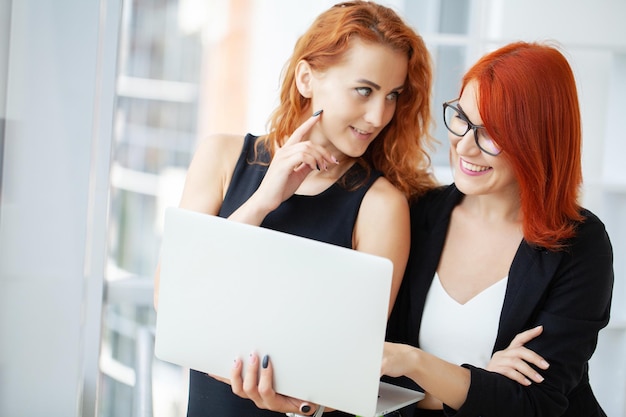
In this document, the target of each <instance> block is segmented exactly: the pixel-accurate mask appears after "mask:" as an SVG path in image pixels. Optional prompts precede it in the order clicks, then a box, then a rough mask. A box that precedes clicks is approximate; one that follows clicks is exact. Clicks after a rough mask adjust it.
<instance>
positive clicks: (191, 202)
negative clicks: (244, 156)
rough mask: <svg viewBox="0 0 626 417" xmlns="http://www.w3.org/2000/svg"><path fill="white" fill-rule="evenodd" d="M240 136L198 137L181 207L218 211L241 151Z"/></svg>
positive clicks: (209, 211) (241, 138)
mask: <svg viewBox="0 0 626 417" xmlns="http://www.w3.org/2000/svg"><path fill="white" fill-rule="evenodd" d="M243 141H244V136H243V135H225V134H216V135H211V136H207V137H206V138H204V139H202V140H200V142H199V143H198V147H197V149H196V151H195V153H194V156H193V159H192V161H191V164H190V165H189V169H188V171H187V178H186V180H185V187H184V189H183V195H182V198H181V202H180V205H181V207H185V208H189V209H191V210H197V211H201V212H205V213H210V214H217V211H219V208H220V206H221V203H222V201H223V199H224V196H225V195H226V190H227V189H228V185H229V184H230V180H231V177H232V173H233V170H234V169H235V166H236V164H237V160H238V159H239V155H240V154H241V149H242V146H243Z"/></svg>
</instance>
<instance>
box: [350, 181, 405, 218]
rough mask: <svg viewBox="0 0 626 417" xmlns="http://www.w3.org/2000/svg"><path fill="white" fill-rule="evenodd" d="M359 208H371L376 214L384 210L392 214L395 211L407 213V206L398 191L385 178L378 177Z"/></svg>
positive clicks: (403, 197) (402, 195)
mask: <svg viewBox="0 0 626 417" xmlns="http://www.w3.org/2000/svg"><path fill="white" fill-rule="evenodd" d="M361 208H362V209H365V210H368V208H371V209H373V210H375V211H376V212H379V211H380V210H381V209H385V208H386V209H387V210H391V211H394V212H395V211H396V210H402V211H404V210H406V211H407V212H408V210H409V204H408V201H407V199H406V197H405V196H404V194H403V193H402V192H401V191H400V190H398V189H397V188H396V187H395V186H394V185H393V184H392V183H391V182H389V180H388V179H387V178H385V177H380V178H378V179H377V180H376V181H375V182H374V184H372V186H371V187H370V189H369V190H368V191H367V193H366V194H365V197H364V198H363V204H362V207H361Z"/></svg>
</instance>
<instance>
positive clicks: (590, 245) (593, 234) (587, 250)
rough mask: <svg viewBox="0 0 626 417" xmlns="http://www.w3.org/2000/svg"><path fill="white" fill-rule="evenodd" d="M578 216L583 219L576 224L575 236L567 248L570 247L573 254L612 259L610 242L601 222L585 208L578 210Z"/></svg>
mask: <svg viewBox="0 0 626 417" xmlns="http://www.w3.org/2000/svg"><path fill="white" fill-rule="evenodd" d="M580 214H581V215H582V216H583V219H582V220H581V221H580V222H578V223H577V225H576V235H575V236H574V237H573V238H572V239H571V240H570V242H569V243H570V244H569V245H568V246H571V247H572V251H574V252H575V253H581V254H582V253H584V254H587V255H590V254H596V255H601V256H610V257H611V258H612V255H613V249H612V245H611V241H610V238H609V235H608V232H607V230H606V226H605V225H604V223H603V222H602V220H600V218H599V217H598V216H596V215H595V214H594V213H593V212H591V211H590V210H587V209H585V208H582V209H581V210H580Z"/></svg>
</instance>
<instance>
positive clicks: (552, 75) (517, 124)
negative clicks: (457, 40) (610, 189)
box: [462, 42, 582, 250]
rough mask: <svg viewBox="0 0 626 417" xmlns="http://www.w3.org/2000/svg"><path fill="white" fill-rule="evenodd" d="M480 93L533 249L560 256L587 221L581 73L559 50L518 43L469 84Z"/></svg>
mask: <svg viewBox="0 0 626 417" xmlns="http://www.w3.org/2000/svg"><path fill="white" fill-rule="evenodd" d="M470 81H476V82H477V87H478V109H479V112H480V116H481V118H482V120H483V123H484V125H485V127H486V129H487V131H488V133H489V134H490V135H491V137H492V138H493V139H494V140H495V142H496V143H497V144H498V146H500V147H501V148H502V154H501V156H500V157H504V158H506V159H507V161H508V162H509V163H510V164H511V166H512V167H513V171H514V172H515V176H516V178H517V181H518V183H519V189H520V201H521V212H522V224H523V233H524V238H525V239H526V241H527V242H529V243H531V244H534V245H536V246H540V247H544V248H546V249H549V250H558V249H560V248H562V247H563V246H564V241H565V240H566V239H568V238H571V237H572V236H574V234H575V227H576V222H578V221H581V220H582V216H581V214H580V205H579V203H578V197H579V192H580V186H581V184H582V168H581V142H582V133H581V123H580V109H579V105H578V94H577V91H576V82H575V79H574V74H573V73H572V70H571V68H570V66H569V64H568V62H567V59H566V58H565V57H564V56H563V55H562V54H561V53H560V52H559V51H558V50H557V49H556V48H555V47H552V46H548V45H541V44H537V43H525V42H517V43H513V44H509V45H507V46H504V47H502V48H500V49H498V50H496V51H494V52H492V53H490V54H488V55H486V56H484V57H483V58H481V59H480V60H479V61H478V62H477V63H476V64H475V65H474V66H473V67H472V68H471V69H470V70H469V71H468V72H467V73H466V74H465V76H464V77H463V83H462V85H463V88H464V87H465V86H466V85H467V83H469V82H470Z"/></svg>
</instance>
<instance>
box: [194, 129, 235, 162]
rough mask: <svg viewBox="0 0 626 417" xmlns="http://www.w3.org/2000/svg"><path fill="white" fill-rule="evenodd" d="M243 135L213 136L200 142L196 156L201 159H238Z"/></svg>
mask: <svg viewBox="0 0 626 417" xmlns="http://www.w3.org/2000/svg"><path fill="white" fill-rule="evenodd" d="M244 139H245V136H244V135H231V134H213V135H210V136H207V137H206V138H204V139H202V140H200V142H199V143H198V147H197V150H196V156H197V157H200V158H202V159H209V160H211V159H216V160H223V159H225V158H226V159H231V158H229V156H231V157H234V158H235V159H236V158H238V157H239V154H240V153H241V149H242V147H243V143H244Z"/></svg>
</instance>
